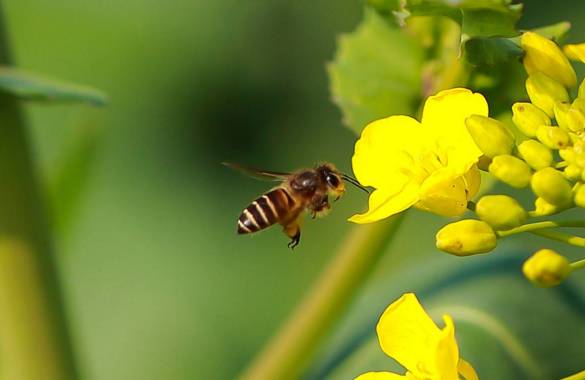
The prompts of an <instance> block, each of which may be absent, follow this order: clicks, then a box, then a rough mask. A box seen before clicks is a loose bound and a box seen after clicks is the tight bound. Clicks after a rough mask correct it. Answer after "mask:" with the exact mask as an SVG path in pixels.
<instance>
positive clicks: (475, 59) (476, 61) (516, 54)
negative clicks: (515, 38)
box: [463, 37, 522, 66]
mask: <svg viewBox="0 0 585 380" xmlns="http://www.w3.org/2000/svg"><path fill="white" fill-rule="evenodd" d="M463 56H464V58H465V60H466V61H467V62H469V63H470V64H472V65H474V66H482V65H485V66H496V65H498V64H506V63H509V62H510V61H512V60H519V59H520V57H521V56H522V49H521V48H520V46H518V45H517V44H515V43H514V42H512V41H511V40H510V39H508V38H500V37H492V38H483V37H479V38H473V39H471V40H469V41H467V42H466V43H465V49H464V51H463Z"/></svg>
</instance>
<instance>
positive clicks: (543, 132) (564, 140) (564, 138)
mask: <svg viewBox="0 0 585 380" xmlns="http://www.w3.org/2000/svg"><path fill="white" fill-rule="evenodd" d="M536 137H537V138H538V139H539V140H540V142H542V143H543V144H544V145H546V146H548V147H549V148H551V149H561V148H566V147H567V146H568V145H569V143H570V141H571V139H570V137H569V134H568V133H567V132H566V131H565V130H563V129H561V128H559V127H553V126H548V125H541V126H540V127H538V129H537V130H536Z"/></svg>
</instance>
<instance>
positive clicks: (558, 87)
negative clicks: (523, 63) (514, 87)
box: [526, 72, 569, 117]
mask: <svg viewBox="0 0 585 380" xmlns="http://www.w3.org/2000/svg"><path fill="white" fill-rule="evenodd" d="M526 92H528V97H529V98H530V101H531V102H532V104H534V105H535V106H537V107H538V108H540V109H541V110H543V111H544V112H546V114H547V115H548V116H549V117H553V116H554V105H555V103H556V102H567V101H569V94H568V93H567V89H566V88H565V87H563V85H562V84H560V83H559V82H557V81H555V80H554V79H551V78H550V77H548V76H546V75H545V74H543V73H540V72H535V73H533V74H532V75H530V76H529V77H528V79H527V80H526Z"/></svg>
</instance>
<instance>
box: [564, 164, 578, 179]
mask: <svg viewBox="0 0 585 380" xmlns="http://www.w3.org/2000/svg"><path fill="white" fill-rule="evenodd" d="M581 171H582V169H581V168H580V167H579V166H577V165H576V164H569V165H567V167H566V168H565V169H564V170H563V173H564V174H565V177H567V178H568V179H570V180H571V181H578V180H580V179H581Z"/></svg>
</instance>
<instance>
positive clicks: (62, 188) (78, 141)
mask: <svg viewBox="0 0 585 380" xmlns="http://www.w3.org/2000/svg"><path fill="white" fill-rule="evenodd" d="M83 124H86V125H79V126H78V127H79V128H78V133H77V134H76V135H75V136H74V137H73V140H72V141H71V143H70V144H69V145H68V146H66V147H65V149H63V156H62V158H61V160H60V162H59V167H58V170H57V172H56V173H55V174H54V176H53V177H51V178H49V179H48V184H47V185H48V194H47V195H48V204H49V205H50V207H51V209H52V210H51V211H52V212H51V217H52V222H53V224H54V225H55V227H56V229H57V230H58V231H59V232H60V233H61V234H67V233H68V232H69V229H70V226H71V224H72V222H73V221H74V220H75V217H76V216H77V214H78V213H79V209H80V208H81V205H82V203H83V199H84V197H85V194H86V192H87V190H88V185H89V182H90V179H91V175H92V174H93V168H94V163H95V161H96V159H97V158H98V153H99V148H100V143H101V141H102V132H103V129H99V128H97V127H96V126H95V125H93V122H89V123H88V122H85V123H83Z"/></svg>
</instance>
